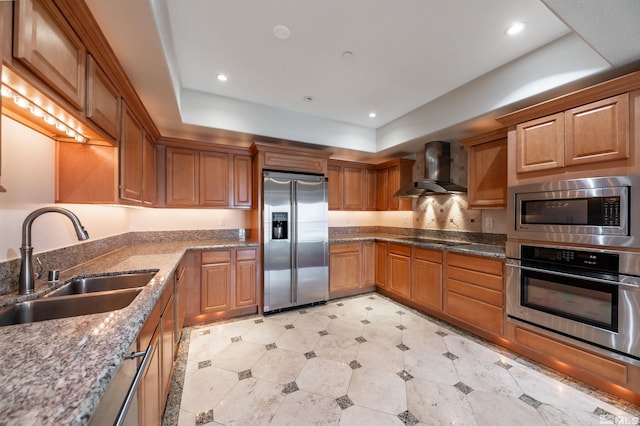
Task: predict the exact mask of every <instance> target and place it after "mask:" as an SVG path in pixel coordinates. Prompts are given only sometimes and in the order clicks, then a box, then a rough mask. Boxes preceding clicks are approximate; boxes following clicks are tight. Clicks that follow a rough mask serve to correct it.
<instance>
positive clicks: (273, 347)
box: [264, 343, 278, 351]
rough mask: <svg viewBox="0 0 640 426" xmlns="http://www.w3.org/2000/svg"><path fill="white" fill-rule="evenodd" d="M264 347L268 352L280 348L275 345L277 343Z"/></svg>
mask: <svg viewBox="0 0 640 426" xmlns="http://www.w3.org/2000/svg"><path fill="white" fill-rule="evenodd" d="M264 347H265V348H266V349H267V350H268V351H270V350H272V349H275V348H277V347H278V346H276V344H275V343H269V344H268V345H264Z"/></svg>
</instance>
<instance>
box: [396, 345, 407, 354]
mask: <svg viewBox="0 0 640 426" xmlns="http://www.w3.org/2000/svg"><path fill="white" fill-rule="evenodd" d="M396 348H398V349H400V350H401V351H402V352H404V351H408V350H409V346H407V345H405V344H404V343H400V344H399V345H398V346H396Z"/></svg>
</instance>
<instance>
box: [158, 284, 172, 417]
mask: <svg viewBox="0 0 640 426" xmlns="http://www.w3.org/2000/svg"><path fill="white" fill-rule="evenodd" d="M174 319H175V298H174V297H173V295H172V296H171V297H170V298H169V302H167V307H166V308H165V310H164V313H163V314H162V320H161V330H162V342H161V348H162V357H161V360H162V394H161V395H160V400H161V401H162V404H161V407H163V406H164V404H165V402H166V398H167V395H168V394H169V386H170V385H171V373H172V371H173V355H174V353H175V351H174V348H175V333H174V330H175V324H174V323H173V321H174Z"/></svg>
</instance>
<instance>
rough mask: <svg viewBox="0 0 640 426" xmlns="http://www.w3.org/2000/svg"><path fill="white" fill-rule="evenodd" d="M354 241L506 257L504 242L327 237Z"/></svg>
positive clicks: (387, 235)
mask: <svg viewBox="0 0 640 426" xmlns="http://www.w3.org/2000/svg"><path fill="white" fill-rule="evenodd" d="M354 241H384V242H389V243H398V244H408V245H412V246H416V247H422V248H431V249H440V250H447V251H450V252H456V253H463V254H472V255H477V256H485V257H491V258H497V259H504V258H506V255H505V248H504V244H480V243H474V242H468V241H453V240H439V239H435V238H426V237H412V236H405V235H395V234H337V235H332V236H330V237H329V242H332V243H347V242H354Z"/></svg>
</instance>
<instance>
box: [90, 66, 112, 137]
mask: <svg viewBox="0 0 640 426" xmlns="http://www.w3.org/2000/svg"><path fill="white" fill-rule="evenodd" d="M86 114H87V118H88V119H89V120H91V121H92V122H94V123H95V124H96V125H97V126H98V127H100V128H101V129H102V130H104V131H105V132H106V133H107V134H108V135H109V136H111V137H112V138H113V139H114V140H117V139H118V136H119V135H120V93H118V90H117V89H116V87H115V86H114V85H113V83H111V81H110V80H109V78H108V77H107V75H106V74H105V73H104V71H102V69H101V68H100V66H99V65H98V64H97V62H96V61H95V59H93V57H92V56H91V55H88V57H87V105H86Z"/></svg>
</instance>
